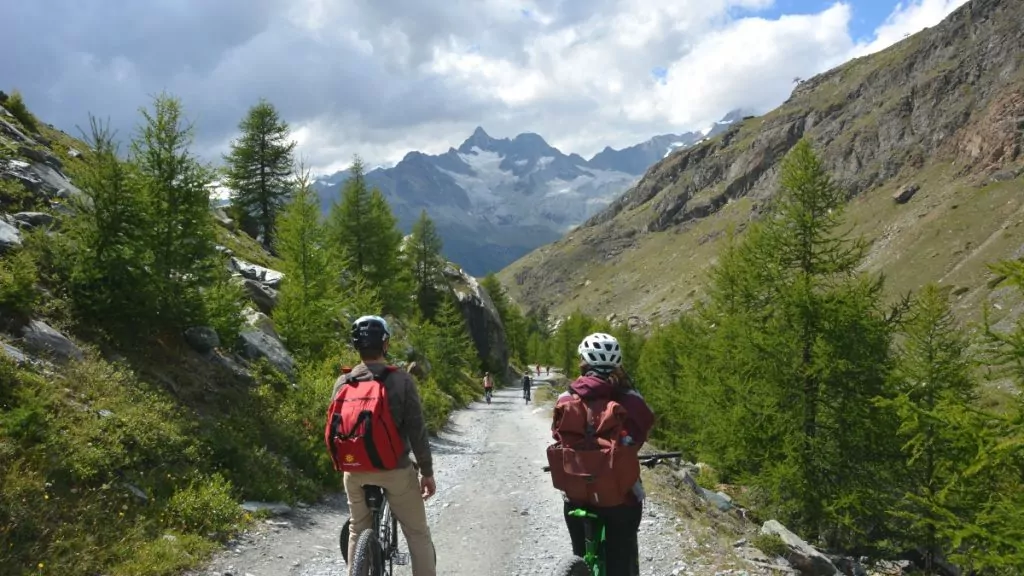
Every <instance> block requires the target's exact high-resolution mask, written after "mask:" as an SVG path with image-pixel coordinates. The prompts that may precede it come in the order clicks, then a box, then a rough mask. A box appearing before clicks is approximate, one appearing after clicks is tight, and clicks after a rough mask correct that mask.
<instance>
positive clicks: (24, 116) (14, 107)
mask: <svg viewBox="0 0 1024 576" xmlns="http://www.w3.org/2000/svg"><path fill="white" fill-rule="evenodd" d="M4 108H6V109H7V111H8V112H10V113H11V114H12V115H13V116H14V117H15V118H17V119H18V122H21V125H22V126H24V127H25V128H26V129H27V130H30V131H32V132H36V133H38V132H39V122H38V121H37V120H36V117H35V116H33V115H32V113H31V112H29V111H28V107H27V106H25V100H24V99H23V98H22V97H21V92H18V91H17V90H13V91H11V94H10V96H8V97H7V101H6V102H4Z"/></svg>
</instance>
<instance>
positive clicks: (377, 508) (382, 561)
mask: <svg viewBox="0 0 1024 576" xmlns="http://www.w3.org/2000/svg"><path fill="white" fill-rule="evenodd" d="M363 495H364V496H365V497H366V505H367V507H369V509H370V514H371V516H372V517H373V526H372V527H371V528H367V529H366V530H363V533H362V534H360V535H359V540H357V541H356V555H355V557H354V558H353V559H352V561H351V562H349V559H348V539H349V521H345V525H344V526H342V528H341V536H340V537H339V539H338V544H339V545H340V546H341V556H342V558H344V559H345V563H346V564H351V565H352V568H353V571H352V573H353V574H355V576H390V575H391V573H392V570H394V567H395V565H398V566H403V565H405V564H408V562H409V556H408V555H407V554H402V553H400V552H399V551H398V519H397V518H395V515H394V514H392V513H391V506H390V505H389V504H388V501H387V498H385V497H384V491H383V490H382V489H381V488H380V487H379V486H363Z"/></svg>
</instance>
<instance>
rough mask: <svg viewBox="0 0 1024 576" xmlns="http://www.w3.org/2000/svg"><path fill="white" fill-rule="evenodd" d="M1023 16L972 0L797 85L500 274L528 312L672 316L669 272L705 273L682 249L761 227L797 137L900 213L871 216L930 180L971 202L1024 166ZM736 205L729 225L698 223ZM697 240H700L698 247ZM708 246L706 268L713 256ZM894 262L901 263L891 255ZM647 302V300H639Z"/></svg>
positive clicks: (683, 296)
mask: <svg viewBox="0 0 1024 576" xmlns="http://www.w3.org/2000/svg"><path fill="white" fill-rule="evenodd" d="M1019 11H1020V3H1019V2H1017V1H1015V0H973V1H972V2H969V3H967V4H965V5H964V6H962V7H960V8H959V9H957V10H956V11H954V12H953V13H952V14H951V15H950V16H949V17H948V18H947V19H946V20H945V21H943V22H942V23H941V24H939V25H937V26H934V27H932V28H929V29H926V30H924V31H922V32H920V33H918V34H915V35H913V36H911V37H909V38H906V39H904V40H902V41H901V42H899V43H897V44H895V45H893V46H891V47H889V48H888V49H886V50H883V51H881V52H878V53H876V54H872V55H870V56H865V57H862V58H857V59H855V60H852V61H850V62H847V63H846V64H843V65H842V66H839V67H837V68H835V69H833V70H830V71H828V72H825V73H823V74H820V75H818V76H816V77H814V78H811V79H809V80H807V81H806V82H802V83H800V84H799V85H798V86H797V87H796V88H795V89H794V91H793V93H792V95H791V96H790V98H789V99H788V100H787V101H786V102H785V103H783V104H782V105H781V106H779V107H778V108H777V109H775V110H773V111H771V112H769V113H768V114H765V115H764V116H761V117H757V118H749V119H745V120H743V121H742V122H737V123H735V124H733V125H732V126H731V127H730V128H729V129H728V130H727V131H726V132H725V133H723V134H721V135H720V136H718V137H716V138H712V139H709V140H708V141H706V142H704V143H701V144H698V145H696V146H694V147H692V148H688V149H686V150H683V151H680V152H677V153H674V154H671V155H669V156H668V157H667V158H665V159H664V160H662V161H661V162H659V163H658V164H656V165H654V166H653V167H652V168H651V169H650V170H648V171H647V173H646V174H645V175H644V176H643V177H642V178H641V179H640V181H639V183H638V184H637V185H636V186H635V187H633V188H632V189H630V190H629V191H628V192H626V193H625V194H623V195H622V196H621V197H619V198H618V199H617V200H616V201H614V202H613V203H612V204H611V205H609V207H608V208H607V209H605V210H604V211H602V212H600V213H598V214H596V215H595V216H593V217H592V218H590V219H589V220H588V221H587V222H585V223H584V224H583V225H582V226H580V227H579V228H577V229H576V230H573V231H572V232H571V233H570V234H569V235H568V236H567V237H566V238H563V239H562V240H560V241H558V242H556V243H554V244H552V245H550V246H547V247H544V248H541V249H539V250H537V251H536V252H535V253H533V254H531V255H529V256H527V257H525V258H523V259H521V260H519V261H517V262H516V263H514V264H513V265H511V266H510V267H508V268H506V269H505V270H504V271H502V273H501V274H499V278H500V279H501V280H502V281H503V283H504V284H505V285H506V286H509V288H510V292H511V293H512V295H513V296H514V297H515V298H516V299H517V300H518V301H520V302H521V303H522V304H524V305H526V306H528V307H538V306H549V307H550V308H551V310H552V312H556V313H559V312H561V313H565V312H568V310H566V309H565V308H566V307H568V306H572V307H577V306H579V307H581V308H582V309H583V310H584V311H585V312H588V311H589V312H593V311H594V310H595V309H600V313H601V315H602V316H603V315H606V314H607V313H608V312H618V313H619V314H620V315H624V314H628V313H631V312H634V311H636V312H644V313H651V312H652V311H653V310H658V311H659V312H660V311H662V310H664V311H668V310H670V309H676V308H680V307H681V306H682V305H683V304H684V303H688V302H692V301H693V300H694V298H693V296H692V295H690V294H688V293H687V291H686V290H685V289H679V290H676V291H674V292H673V291H672V288H675V287H678V288H683V286H680V285H679V284H678V272H679V271H680V270H678V269H670V270H665V266H666V264H667V263H668V262H672V261H673V260H675V261H676V262H678V263H679V264H676V266H680V267H685V268H686V269H685V270H683V272H684V273H685V274H689V273H691V271H692V268H694V266H695V264H699V263H697V262H693V261H689V260H686V259H685V258H684V257H683V256H686V255H685V254H683V255H680V254H679V253H680V251H687V250H693V249H695V248H697V247H698V246H703V245H704V244H706V243H708V242H709V241H710V242H721V240H715V239H714V238H713V237H711V236H708V232H707V231H708V230H711V231H715V232H719V233H720V232H721V230H723V229H726V228H732V229H733V230H735V231H737V232H739V231H742V230H743V229H744V228H745V226H746V225H748V223H749V222H750V221H751V220H754V219H757V218H759V217H760V215H761V214H762V213H763V211H764V209H765V207H766V206H768V205H769V204H770V202H771V200H772V198H773V197H774V195H775V193H776V191H777V189H778V174H779V166H780V162H781V160H782V158H783V157H784V156H785V155H786V153H788V152H789V150H790V149H791V148H792V147H793V146H794V145H795V144H796V143H797V142H798V141H799V140H800V139H801V138H803V137H807V138H809V139H810V140H811V142H812V144H813V145H814V147H815V149H816V151H817V152H818V154H819V156H820V157H821V159H822V162H823V164H824V166H825V168H826V169H827V170H829V172H830V173H831V174H832V175H833V178H834V179H835V181H836V183H837V184H838V185H839V186H840V187H841V188H842V189H843V190H845V191H846V192H847V193H848V194H849V196H850V197H851V198H855V197H857V198H858V201H859V197H862V196H864V195H865V194H866V193H868V192H871V191H874V190H875V189H878V188H881V187H885V188H886V190H887V193H886V195H887V196H890V197H892V198H893V199H894V200H895V203H896V204H897V206H895V207H894V206H893V204H894V202H892V201H890V202H888V203H886V208H889V209H891V212H887V213H883V214H873V215H872V216H871V217H873V218H874V217H877V218H878V219H891V220H895V219H897V218H899V217H900V214H903V212H897V210H899V209H901V208H902V205H901V204H899V203H902V202H908V201H909V200H910V197H911V196H914V194H915V193H916V194H917V195H924V194H925V193H927V194H931V195H933V198H934V194H935V193H936V192H935V191H934V190H932V189H930V188H934V187H935V186H934V184H935V183H936V181H937V183H939V184H941V185H942V186H944V187H948V186H949V185H950V181H951V180H955V181H956V183H957V184H956V185H957V186H960V187H962V188H964V189H965V191H964V194H962V195H961V198H960V199H959V200H958V202H957V203H960V204H966V203H967V202H972V201H976V200H974V199H972V198H971V197H970V193H969V191H970V189H971V188H973V187H975V186H980V185H984V184H985V183H987V182H992V181H997V182H1002V181H1006V179H1008V178H1009V179H1012V178H1017V177H1018V176H1019V175H1020V174H1021V172H1020V171H1018V168H1019V167H1020V165H1021V164H1022V162H1024V130H1021V126H1022V124H1021V119H1022V118H1024V60H1022V59H1021V58H1020V54H1022V53H1024V21H1022V20H1021V18H1020V17H1019ZM938 174H941V175H938ZM896 191H899V192H897V193H896V194H895V196H893V192H896ZM949 194H950V195H952V194H953V193H952V192H949ZM914 199H915V201H916V200H917V196H914ZM951 203H952V202H951ZM915 204H919V203H916V202H909V203H908V204H907V206H913V205H915ZM930 204H931V205H932V206H934V201H933V202H931V203H930ZM731 205H735V206H734V209H732V210H731V211H730V212H728V216H727V218H728V222H727V223H722V224H716V223H714V222H718V221H720V220H713V221H712V222H706V221H707V220H712V217H713V216H718V215H719V214H720V213H722V212H724V209H725V208H726V207H727V206H731ZM954 207H955V206H954ZM970 209H972V210H973V209H974V208H973V207H972V208H970ZM978 209H982V210H987V209H988V208H978ZM919 217H920V216H919ZM722 218H726V216H722ZM931 218H934V217H933V216H932V215H929V219H931ZM929 221H930V220H922V221H920V222H919V223H917V222H915V225H920V226H925V225H927V223H928V222H929ZM696 228H701V229H702V232H700V233H697V232H694V235H695V236H694V237H693V238H684V237H676V236H675V235H679V236H682V235H683V234H685V233H688V232H689V231H691V230H694V229H696ZM716 228H717V229H719V230H715V229H716ZM909 228H910V226H903V229H904V230H906V229H909ZM702 234H703V235H704V236H705V237H706V240H705V241H700V242H698V237H701V235H702ZM720 235H723V236H724V234H720ZM702 240H704V239H702ZM684 242H685V243H684ZM703 250H704V251H703V252H702V257H703V259H702V261H707V260H709V259H711V258H713V257H714V252H711V249H710V248H705V249H703ZM897 257H902V258H904V259H906V258H909V256H907V255H906V254H905V253H904V254H902V255H901V256H898V255H895V254H893V255H892V256H891V258H893V259H895V258H897ZM684 260H685V262H684ZM955 264H956V262H953V263H951V264H949V266H948V267H949V268H952V267H953V266H955ZM619 268H624V269H622V270H618V269H619ZM589 275H592V277H601V278H605V279H609V278H611V281H614V282H617V283H618V284H619V287H618V288H616V289H615V290H616V292H615V293H614V294H611V295H609V293H610V291H609V292H606V289H607V286H596V287H594V286H592V287H581V286H579V283H580V282H581V281H583V280H585V279H586V278H587V276H589ZM938 279H939V277H933V278H924V279H922V278H918V279H917V280H916V282H918V283H919V282H921V281H929V280H938ZM689 286H692V284H690V285H689ZM644 290H646V292H644ZM648 293H650V294H652V296H651V297H650V298H649V301H647V302H644V303H643V304H638V303H637V301H639V300H644V299H645V295H646V294H648Z"/></svg>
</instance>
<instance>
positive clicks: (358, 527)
mask: <svg viewBox="0 0 1024 576" xmlns="http://www.w3.org/2000/svg"><path fill="white" fill-rule="evenodd" d="M367 485H369V486H380V487H381V488H383V489H384V496H385V498H387V501H388V504H390V505H391V513H392V514H394V515H395V518H396V519H398V524H399V525H400V526H401V527H402V534H404V535H405V541H406V543H408V545H409V556H411V557H412V558H411V559H412V573H413V576H435V575H436V574H437V572H436V567H435V565H436V563H437V559H436V558H435V557H434V543H433V541H432V540H431V539H430V527H429V526H427V511H426V508H425V507H424V505H423V497H422V496H420V481H419V476H418V475H417V473H416V469H415V468H413V467H412V466H411V465H409V466H405V467H404V468H397V469H395V470H386V471H383V472H345V494H346V495H347V496H348V507H349V513H350V514H351V516H352V517H351V525H350V527H349V538H348V559H349V561H350V562H351V561H352V560H353V559H354V558H355V557H356V542H357V541H358V539H359V535H360V534H361V533H362V532H363V530H366V529H368V528H373V518H371V516H370V509H369V508H368V507H367V506H366V499H365V497H364V496H363V486H367ZM349 575H350V576H354V575H353V574H352V566H351V564H350V565H349Z"/></svg>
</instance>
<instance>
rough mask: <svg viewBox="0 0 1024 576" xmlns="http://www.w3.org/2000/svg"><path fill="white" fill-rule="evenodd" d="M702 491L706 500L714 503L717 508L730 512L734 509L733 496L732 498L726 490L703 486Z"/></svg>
mask: <svg viewBox="0 0 1024 576" xmlns="http://www.w3.org/2000/svg"><path fill="white" fill-rule="evenodd" d="M700 491H701V496H703V497H704V499H705V500H707V501H708V502H710V503H711V504H714V505H715V508H718V509H719V510H721V511H722V512H728V511H729V510H731V509H732V498H730V497H729V495H728V494H726V493H724V492H715V491H713V490H708V489H707V488H701V489H700Z"/></svg>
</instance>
